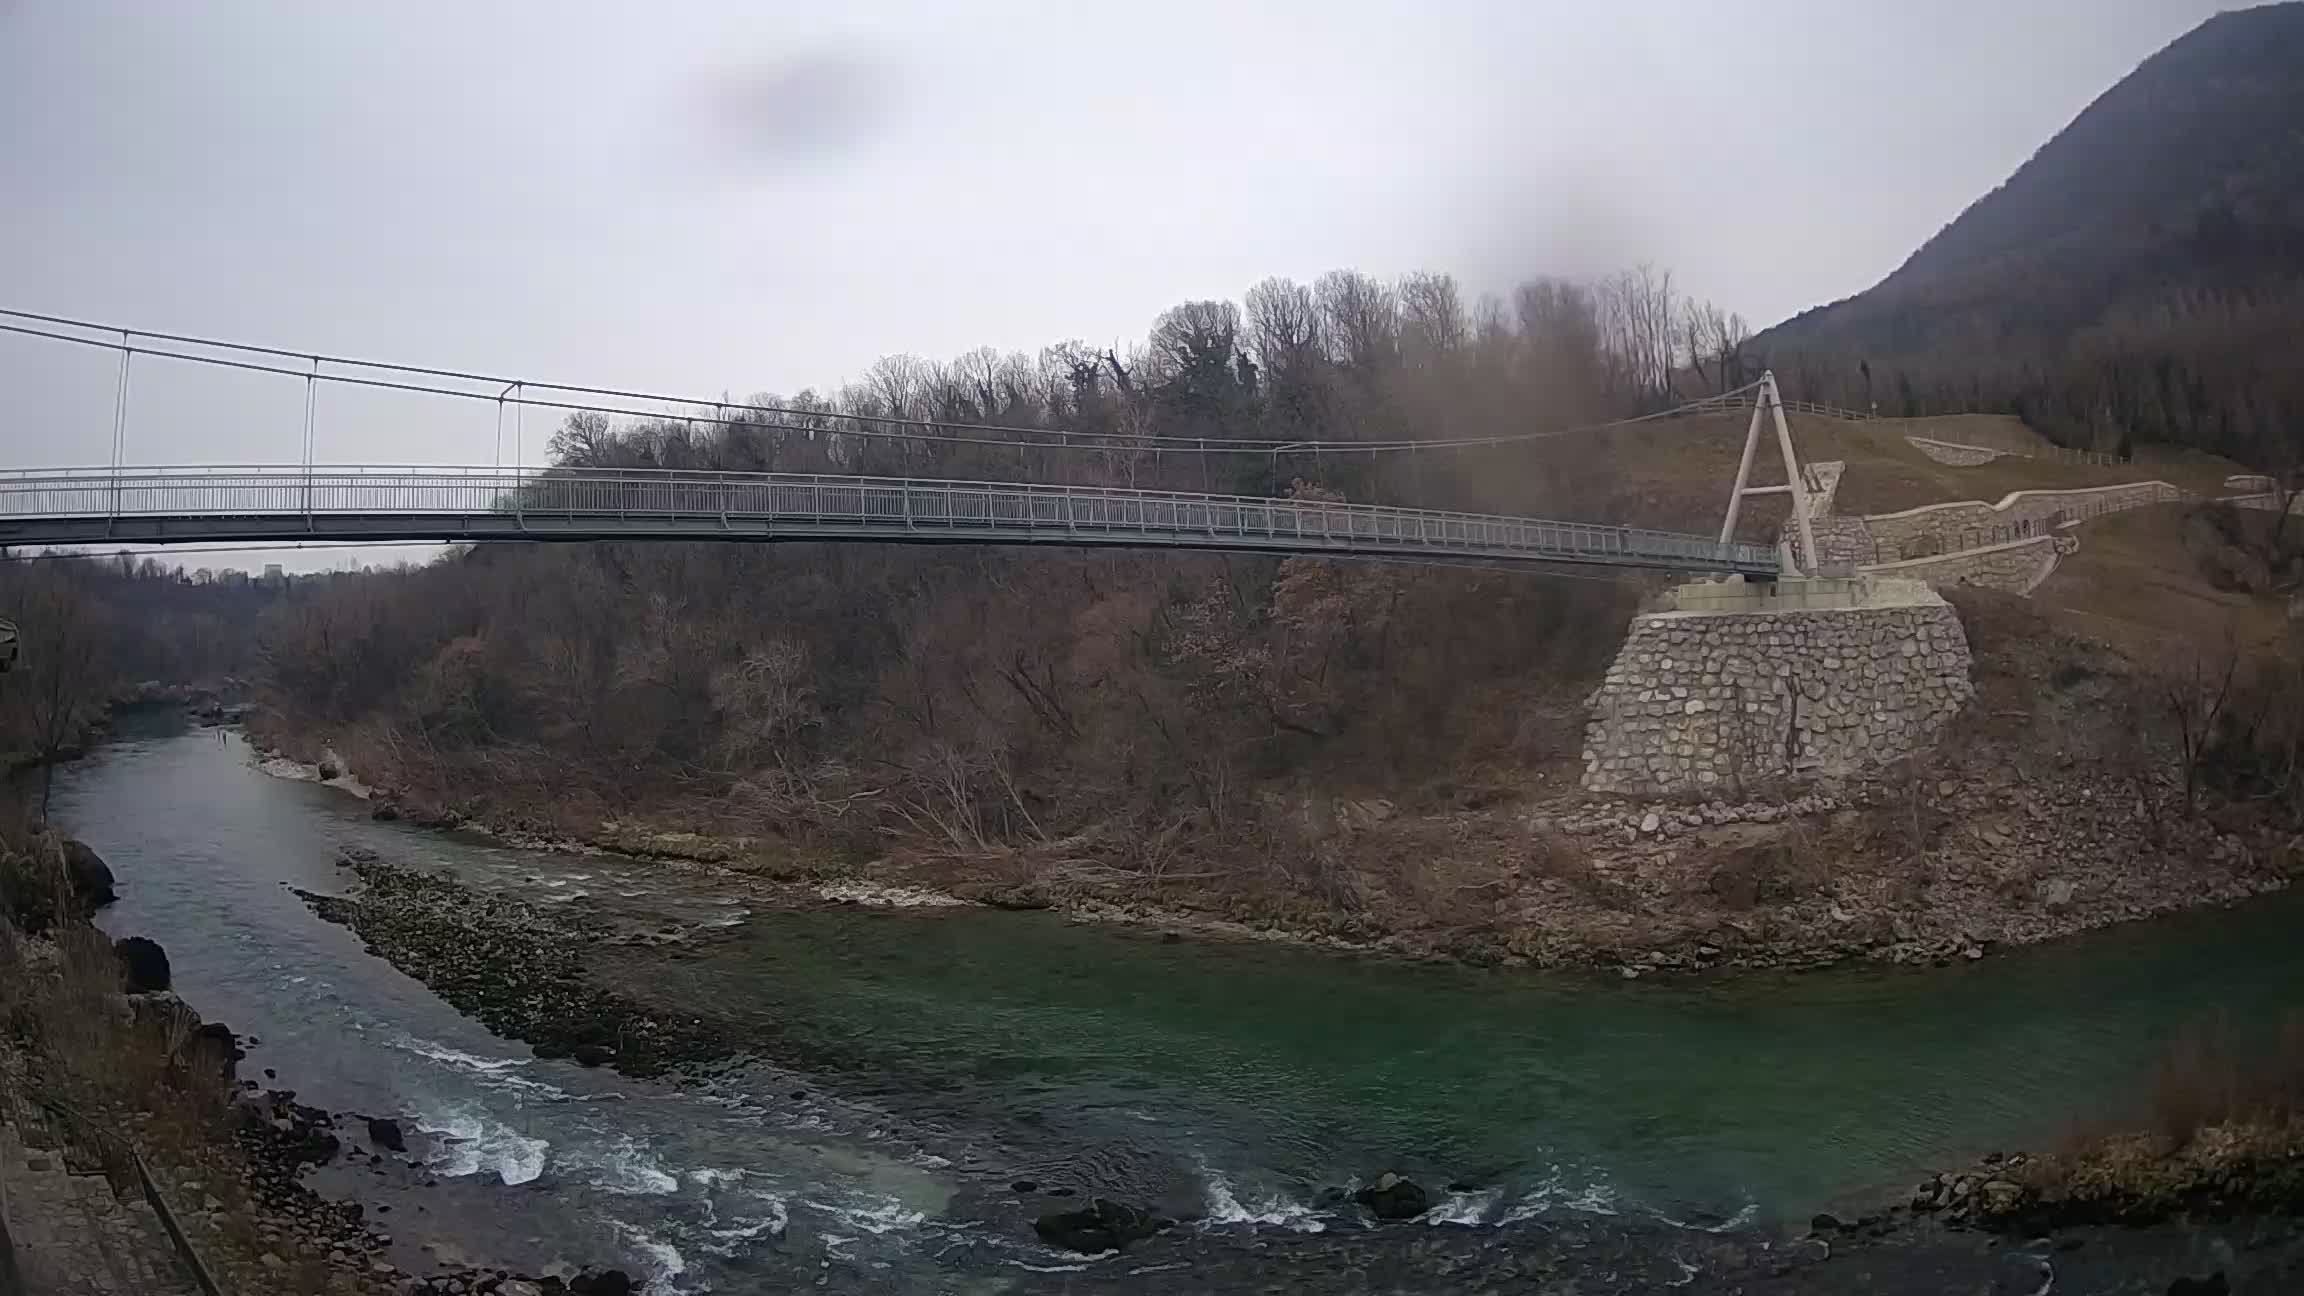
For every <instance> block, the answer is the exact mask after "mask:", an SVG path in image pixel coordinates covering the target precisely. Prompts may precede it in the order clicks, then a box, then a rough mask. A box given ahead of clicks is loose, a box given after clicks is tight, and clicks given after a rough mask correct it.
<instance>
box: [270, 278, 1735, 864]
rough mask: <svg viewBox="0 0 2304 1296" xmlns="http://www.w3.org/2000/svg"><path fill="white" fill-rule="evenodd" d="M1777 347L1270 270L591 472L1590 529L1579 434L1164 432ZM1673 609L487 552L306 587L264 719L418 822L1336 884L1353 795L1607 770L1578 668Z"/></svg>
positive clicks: (639, 438)
mask: <svg viewBox="0 0 2304 1296" xmlns="http://www.w3.org/2000/svg"><path fill="white" fill-rule="evenodd" d="M1742 338H1743V332H1742V325H1741V322H1740V321H1738V320H1736V319H1735V318H1734V317H1732V316H1729V315H1727V314H1726V313H1724V312H1721V311H1719V310H1717V309H1714V308H1712V307H1710V306H1708V305H1705V304H1703V303H1697V302H1690V301H1687V300H1685V299H1682V298H1680V297H1679V296H1678V295H1677V294H1676V293H1675V291H1674V289H1673V287H1672V285H1671V280H1670V276H1669V275H1667V274H1663V273H1661V272H1657V271H1653V270H1646V269H1643V270H1636V271H1632V272H1629V273H1626V274H1623V275H1619V276H1615V277H1613V278H1610V279H1607V280H1605V281H1602V282H1601V283H1599V284H1598V285H1596V286H1579V285H1572V284H1567V283H1563V282H1557V281H1546V282H1539V283H1533V284H1530V285H1528V286H1527V287H1525V288H1523V289H1522V290H1521V291H1520V292H1519V293H1518V294H1517V295H1516V297H1515V298H1514V300H1513V302H1512V304H1511V305H1510V306H1509V307H1506V306H1505V304H1504V303H1502V302H1498V301H1485V302H1479V303H1467V302H1466V301H1465V300H1464V298H1463V295H1462V293H1461V290H1460V289H1459V288H1458V287H1457V285H1456V284H1455V283H1454V281H1452V280H1450V279H1448V278H1446V277H1443V276H1436V275H1414V276H1410V277H1408V278H1406V279H1404V280H1402V281H1400V282H1399V283H1397V284H1385V283H1379V282H1377V281H1375V280H1373V279H1370V278H1367V277H1365V276H1361V275H1356V274H1349V273H1339V274H1333V275H1329V276H1326V277H1324V278H1322V279H1321V280H1320V281H1319V282H1318V283H1317V284H1315V285H1309V286H1307V285H1302V284H1295V283H1290V282H1287V281H1284V280H1270V281H1266V282H1264V283H1261V284H1259V285H1257V286H1256V287H1255V288H1253V289H1251V290H1250V291H1249V293H1248V294H1247V297H1246V304H1245V309H1242V308H1240V307H1236V306H1234V305H1233V304H1231V303H1228V302H1194V303H1188V304H1186V305H1184V306H1180V307H1178V308H1176V309H1174V310H1171V311H1169V312H1167V313H1166V314H1164V315H1163V316H1161V318H1160V319H1159V320H1158V321H1157V322H1156V323H1155V324H1154V326H1153V328H1152V330H1151V333H1150V336H1149V338H1148V339H1147V340H1146V342H1145V343H1144V344H1143V345H1141V346H1140V347H1138V348H1136V349H1134V350H1133V351H1132V352H1131V353H1129V354H1118V353H1116V352H1114V351H1110V350H1107V351H1102V352H1097V351H1091V350H1089V349H1087V348H1085V347H1081V346H1078V345H1076V344H1068V345H1061V346H1056V347H1051V348H1048V349H1047V350H1045V351H1043V352H1042V353H1041V354H1040V355H1038V356H1036V357H1028V356H1021V355H1010V356H1001V355H997V354H994V353H991V352H976V353H971V354H970V355H966V356H963V357H960V358H959V359H958V360H956V361H953V362H951V363H949V364H934V363H929V362H925V361H921V360H917V359H914V358H911V357H891V358H889V359H886V360H883V361H881V362H880V363H879V364H877V365H875V366H874V367H873V369H872V370H871V371H870V372H869V373H868V374H867V375H866V376H865V378H864V379H863V380H862V381H860V382H857V383H854V384H851V385H849V386H848V387H846V388H844V389H842V390H841V391H840V392H838V393H837V394H835V395H833V396H831V397H823V396H819V395H817V394H814V393H801V394H800V395H798V396H793V397H783V398H779V397H772V396H762V397H758V398H756V399H755V400H754V401H753V402H751V403H750V406H749V407H748V409H747V410H745V411H738V412H736V413H735V414H734V415H732V416H730V417H728V418H726V419H725V420H724V421H723V420H721V419H720V418H719V417H718V414H719V413H721V412H708V414H710V416H707V417H699V418H684V417H677V416H675V417H670V418H664V419H652V420H639V421H633V422H629V423H622V424H612V423H611V422H610V421H609V420H608V419H606V418H605V417H602V416H597V415H589V414H580V415H576V416H573V417H571V418H569V419H568V421H567V423H566V424H565V426H564V427H563V428H562V429H561V431H560V433H559V434H558V435H557V436H556V437H555V438H554V440H553V443H552V448H553V452H554V456H555V458H556V460H557V461H558V462H559V463H560V464H561V465H563V466H564V467H565V468H569V469H577V468H590V467H630V466H650V467H666V468H710V469H769V468H773V469H781V470H826V471H840V472H867V473H899V472H900V473H907V474H933V475H943V476H957V477H1013V476H1018V475H1029V476H1032V477H1035V478H1040V479H1044V480H1071V481H1083V482H1099V483H1109V484H1131V485H1162V486H1176V487H1190V488H1195V489H1201V488H1209V487H1213V488H1216V489H1233V490H1239V491H1244V492H1252V493H1273V494H1284V493H1291V492H1333V493H1338V494H1347V495H1351V496H1354V497H1362V498H1366V497H1370V496H1374V497H1379V498H1384V499H1388V500H1398V499H1403V498H1409V499H1420V500H1424V501H1427V502H1432V503H1448V504H1454V505H1458V506H1467V507H1478V508H1493V509H1509V510H1511V511H1514V512H1540V511H1543V510H1545V509H1553V510H1556V511H1559V512H1561V513H1565V514H1568V515H1571V516H1574V515H1577V514H1579V513H1586V512H1592V513H1597V512H1601V511H1603V510H1605V509H1606V507H1607V499H1608V496H1609V482H1608V468H1607V465H1606V464H1605V463H1604V462H1603V461H1602V458H1601V456H1599V455H1597V454H1595V453H1594V452H1593V448H1592V447H1591V446H1590V444H1589V443H1582V444H1580V443H1578V442H1577V441H1575V440H1573V439H1563V440H1560V441H1546V440H1536V441H1533V442H1528V443H1523V444H1519V445H1514V446H1509V447H1503V448H1495V449H1481V450H1477V451H1473V452H1464V453H1448V454H1443V453H1434V452H1419V451H1408V450H1393V451H1388V452H1382V453H1366V454H1349V453H1338V452H1337V451H1336V450H1335V449H1334V448H1333V447H1331V448H1330V449H1329V450H1327V451H1324V452H1322V453H1320V454H1317V455H1315V454H1309V453H1303V454H1298V453H1288V454H1276V453H1272V452H1270V451H1267V450H1258V451H1255V452H1252V453H1250V452H1242V453H1211V454H1206V455H1203V454H1199V453H1179V452H1178V451H1177V449H1176V448H1175V446H1174V444H1173V443H1172V442H1171V443H1168V444H1167V447H1166V448H1148V446H1147V445H1146V444H1145V442H1144V438H1149V437H1170V438H1174V437H1185V438H1201V437H1206V438H1208V439H1210V440H1213V441H1222V440H1227V439H1255V440H1284V439H1306V438H1318V439H1325V440H1329V441H1351V442H1363V443H1364V442H1387V441H1402V440H1411V441H1417V442H1428V441H1436V440H1443V439H1451V438H1461V437H1466V436H1487V435H1500V434H1516V433H1526V432H1531V431H1540V430H1543V429H1545V428H1547V427H1564V426H1567V425H1570V424H1575V423H1579V422H1583V421H1587V420H1593V419H1599V418H1603V417H1607V416H1611V415H1618V414H1624V413H1630V412H1634V411H1640V410H1646V409H1652V408H1656V407H1657V406H1658V405H1660V404H1662V403H1663V402H1666V401H1668V400H1670V399H1671V398H1672V397H1673V396H1674V395H1675V394H1676V393H1682V392H1685V391H1686V389H1687V388H1688V387H1690V386H1692V385H1698V384H1701V385H1703V386H1706V387H1711V388H1718V387H1726V386H1732V385H1734V384H1735V383H1737V382H1739V381H1741V380H1742V377H1743V374H1742V371H1741V369H1740V356H1739V347H1740V345H1741V342H1742ZM765 407H774V408H775V409H776V410H778V411H780V412H777V413H769V412H766V408H765ZM859 416H861V417H866V418H875V419H901V420H913V421H914V423H912V424H907V425H904V426H902V427H900V428H899V429H898V431H897V432H896V433H890V432H889V431H888V427H889V425H887V424H866V423H860V422H858V421H857V419H858V417H859ZM964 423H966V424H998V425H1002V426H1005V427H1009V428H1019V429H1027V430H1028V429H1035V428H1062V429H1065V430H1066V431H1067V433H1068V434H1069V435H1073V436H1078V437H1080V438H1081V439H1082V440H1083V441H1088V442H1092V443H1094V444H1095V446H1096V448H1094V449H1089V450H1067V449H1064V448H1061V447H1057V448H1051V447H1049V446H1047V445H1045V444H1040V445H1036V446H1031V447H1024V446H1019V445H1017V444H1014V443H1013V440H1012V439H1003V436H1002V435H999V434H987V433H985V432H983V431H982V430H981V429H980V428H976V427H964V426H959V425H961V424H964ZM1099 434H1102V438H1103V439H1099ZM1021 439H1023V440H1029V441H1038V442H1042V443H1045V442H1046V441H1048V440H1049V439H1050V438H1047V437H1024V438H1021ZM540 489H549V483H547V485H546V486H545V487H542V488H540ZM1687 520H1688V521H1689V522H1690V523H1691V524H1694V523H1696V522H1697V521H1699V519H1695V518H1690V519H1687ZM1636 593H1637V592H1636V590H1634V589H1633V588H1631V587H1629V586H1626V585H1621V584H1618V583H1616V582H1613V581H1610V580H1606V579H1601V580H1594V579H1560V578H1538V577H1531V576H1527V575H1504V574H1493V573H1480V572H1473V571H1455V570H1433V569H1398V568H1390V567H1382V566H1375V565H1360V564H1350V563H1337V562H1325V561H1310V560H1289V561H1280V560H1272V559H1255V558H1217V557H1190V558H1180V557H1176V556H1172V555H1145V556H1137V555H1096V556H1076V555H1063V556H1057V555H1048V554H1043V553H1037V552H1034V553H1015V552H1004V551H967V552H936V551H918V550H904V549H890V548H859V547H849V546H773V547H764V546H711V545H646V546H628V545H600V546H589V547H569V548H559V547H534V548H482V549H477V550H473V551H469V552H458V553H455V554H453V555H451V556H449V557H447V558H446V559H444V560H442V561H440V562H437V563H435V564H433V565H431V566H428V567H425V568H423V569H421V570H415V571H408V572H400V573H389V574H378V575H375V576H371V577H366V578H347V579H340V580H337V581H335V582H333V583H330V584H328V585H326V586H318V587H314V586H305V585H299V586H298V588H297V589H296V591H295V592H294V593H293V595H292V596H291V597H290V599H289V600H288V601H286V602H285V603H283V604H282V605H281V606H280V607H278V608H277V609H275V610H274V611H273V612H272V613H271V614H270V615H269V616H268V617H267V618H266V620H265V622H264V624H263V628H262V643H263V646H262V652H263V656H264V659H265V662H266V664H267V670H266V672H265V678H266V681H267V684H268V689H269V696H268V700H269V704H270V708H271V709H270V713H269V718H268V719H266V720H264V721H262V722H260V724H261V725H262V726H263V727H264V728H265V731H266V732H267V733H269V734H272V735H274V736H275V737H278V738H280V739H283V740H286V741H290V742H291V743H296V742H301V744H302V745H303V746H304V747H305V749H306V753H305V754H307V755H316V754H317V752H316V750H315V749H316V745H317V744H318V743H320V742H323V741H325V742H328V743H332V744H334V745H335V747H336V748H337V750H338V751H339V752H340V754H341V755H342V756H343V757H344V758H346V759H347V760H348V761H349V763H350V764H351V766H352V768H353V769H355V770H356V771H357V772H359V773H360V774H361V775H362V776H363V777H366V778H369V779H371V780H374V781H377V782H380V783H382V784H384V785H386V786H387V787H389V788H391V789H393V791H394V792H395V793H396V794H397V795H399V796H400V797H402V798H404V799H405V800H407V801H409V802H412V803H415V804H416V805H419V806H423V807H428V808H434V809H437V810H443V811H450V812H454V813H456V814H459V815H465V816H471V817H477V818H483V819H490V820H495V821H498V822H503V823H511V824H522V825H526V826H529V827H533V828H537V829H544V830H552V831H584V832H589V831H593V830H595V829H596V826H597V825H598V824H599V823H600V822H601V821H602V820H603V819H612V818H615V817H618V816H622V815H631V814H635V813H640V812H645V811H655V810H669V809H671V808H674V807H677V809H678V813H677V819H678V821H679V822H682V823H703V824H708V825H711V826H714V827H716V828H718V829H720V830H722V831H727V832H742V833H747V834H768V835H775V836H780V837H783V838H786V839H788V840H790V841H792V842H793V843H795V845H796V847H798V848H800V849H802V850H804V851H815V852H822V851H831V852H833V853H836V854H837V853H843V852H845V853H851V854H852V853H857V852H878V851H882V850H885V849H887V848H889V846H890V844H891V842H899V843H902V844H903V845H904V846H905V847H906V848H907V849H917V850H927V851H954V852H981V851H986V850H994V849H1006V848H1010V847H1016V846H1024V847H1029V848H1032V849H1035V850H1040V851H1043V852H1045V851H1058V852H1060V853H1070V854H1074V855H1080V856H1093V857H1095V858H1097V859H1099V860H1104V861H1107V862H1110V863H1111V864H1113V865H1114V866H1115V867H1122V868H1129V869H1139V870H1146V871H1154V872H1157V871H1161V870H1169V869H1177V868H1190V867H1200V866H1202V865H1205V864H1206V863H1207V861H1208V860H1210V859H1212V858H1215V857H1219V856H1222V857H1226V858H1233V857H1250V856H1252V857H1254V858H1258V859H1262V860H1266V861H1269V862H1270V867H1272V868H1273V869H1275V870H1279V871H1281V872H1282V873H1285V874H1287V875H1288V877H1287V878H1286V879H1285V880H1286V881H1288V882H1289V883H1290V885H1291V888H1292V889H1293V888H1295V887H1305V888H1310V889H1313V890H1317V889H1319V888H1320V887H1321V886H1323V885H1325V883H1324V882H1323V881H1322V878H1323V876H1324V870H1328V869H1330V868H1331V867H1332V861H1329V860H1327V858H1326V857H1325V856H1324V854H1323V852H1324V850H1325V849H1326V847H1325V843H1326V842H1327V841H1328V840H1329V838H1330V837H1331V836H1332V832H1333V829H1334V827H1335V825H1334V823H1333V822H1332V816H1331V813H1330V809H1329V807H1330V805H1331V803H1332V802H1333V801H1334V799H1335V798H1338V797H1347V798H1348V797H1351V796H1354V795H1364V796H1374V795H1376V794H1377V790H1378V789H1381V790H1382V794H1383V795H1385V796H1393V797H1396V796H1401V795H1403V794H1404V793H1403V789H1405V790H1407V792H1406V794H1407V795H1420V796H1428V797H1435V798H1460V799H1473V800H1476V799H1478V798H1479V797H1481V796H1482V795H1483V788H1482V784H1483V779H1484V778H1488V777H1491V776H1494V775H1495V773H1496V771H1498V770H1501V769H1510V770H1512V771H1514V774H1513V778H1515V779H1518V778H1520V777H1523V773H1522V772H1524V771H1525V770H1527V769H1528V768H1530V767H1532V766H1535V765H1540V764H1542V763H1544V762H1545V761H1547V760H1551V759H1555V758H1568V759H1572V758H1574V757H1575V756H1576V755H1577V752H1578V749H1579V746H1580V741H1581V712H1580V708H1578V707H1577V706H1576V705H1575V704H1574V699H1573V698H1570V697H1567V696H1566V695H1565V694H1566V692H1567V691H1568V690H1570V689H1571V688H1572V687H1573V685H1572V684H1571V683H1569V681H1574V680H1577V679H1580V678H1584V677H1588V676H1589V675H1590V674H1591V673H1592V672H1594V671H1596V670H1597V669H1598V668H1599V667H1601V666H1602V665H1604V663H1605V659H1606V654H1607V653H1608V652H1609V650H1610V649H1611V647H1612V645H1613V643H1614V641H1615V639H1616V637H1617V634H1618V633H1619V631H1620V630H1621V627H1622V624H1623V620H1624V618H1625V617H1626V616H1628V615H1629V613H1630V611H1631V609H1632V605H1633V603H1634V601H1635V598H1636ZM1491 790H1492V789H1491ZM1195 860H1197V861H1198V863H1194V862H1193V861H1195Z"/></svg>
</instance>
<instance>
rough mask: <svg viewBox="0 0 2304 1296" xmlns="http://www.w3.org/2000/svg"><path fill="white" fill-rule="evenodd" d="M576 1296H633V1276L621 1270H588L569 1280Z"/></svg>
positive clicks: (569, 1284)
mask: <svg viewBox="0 0 2304 1296" xmlns="http://www.w3.org/2000/svg"><path fill="white" fill-rule="evenodd" d="M568 1290H569V1291H570V1292H573V1293H574V1294H575V1296H631V1294H632V1291H633V1286H632V1276H631V1275H630V1274H627V1273H625V1272H624V1271H623V1270H621V1269H588V1270H586V1271H584V1272H583V1273H580V1274H578V1275H576V1276H575V1277H574V1278H571V1279H569V1280H568Z"/></svg>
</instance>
